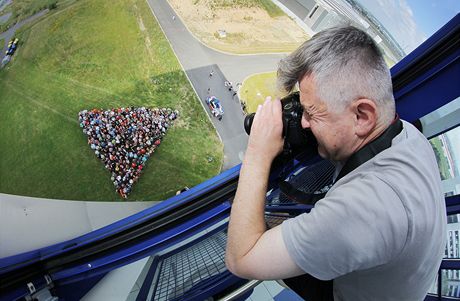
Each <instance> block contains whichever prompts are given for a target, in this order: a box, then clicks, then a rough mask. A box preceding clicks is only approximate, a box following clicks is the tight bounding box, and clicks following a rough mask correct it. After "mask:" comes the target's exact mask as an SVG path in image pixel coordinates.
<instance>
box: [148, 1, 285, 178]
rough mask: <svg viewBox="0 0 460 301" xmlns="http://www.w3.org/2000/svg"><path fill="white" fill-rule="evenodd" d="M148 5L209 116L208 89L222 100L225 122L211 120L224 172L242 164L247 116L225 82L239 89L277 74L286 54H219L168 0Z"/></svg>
mask: <svg viewBox="0 0 460 301" xmlns="http://www.w3.org/2000/svg"><path fill="white" fill-rule="evenodd" d="M148 3H149V5H150V8H151V10H152V12H153V14H154V16H155V17H156V19H157V20H158V22H159V23H160V26H161V28H162V29H163V31H164V32H165V34H166V37H167V38H168V40H169V42H170V43H171V46H172V48H173V49H174V52H175V53H176V55H177V57H178V59H179V61H180V63H181V64H182V66H183V68H184V70H185V72H186V74H187V76H188V77H189V79H190V81H191V83H192V85H193V87H194V88H195V90H196V92H197V94H198V96H199V97H200V99H201V101H202V103H203V106H205V107H206V110H207V112H208V114H209V109H208V108H207V106H206V104H205V102H204V100H205V98H206V96H207V95H208V92H207V91H208V88H210V94H211V95H215V96H216V97H217V98H219V99H220V100H221V103H222V105H223V107H224V111H225V115H224V118H223V119H222V121H218V120H217V119H215V118H214V117H211V119H212V121H213V123H214V126H215V127H216V129H217V131H218V133H219V135H220V137H221V139H222V142H223V143H224V166H223V170H226V169H229V168H231V167H233V166H235V165H237V164H239V163H241V160H242V159H243V155H244V151H245V149H246V145H247V139H248V137H247V135H246V133H245V132H244V129H243V119H244V115H243V113H242V110H241V106H240V103H239V99H238V97H237V96H234V97H233V96H232V95H233V93H231V92H229V91H228V89H227V88H226V87H225V86H224V82H225V81H230V82H232V83H233V86H236V83H239V82H240V83H241V82H242V81H243V80H244V79H245V78H246V77H247V76H249V75H251V74H253V73H258V72H267V71H274V70H276V68H277V64H278V61H279V60H280V59H281V58H282V57H283V56H284V55H283V54H267V55H229V54H224V53H221V52H218V51H215V50H213V49H210V48H208V47H207V46H205V45H203V44H202V43H201V42H199V41H198V40H197V39H195V37H194V36H193V35H192V34H191V33H190V31H188V29H187V28H186V27H185V26H184V24H183V23H182V21H181V20H180V18H179V17H178V16H177V15H176V14H175V12H174V10H173V9H172V8H171V7H170V5H169V4H168V2H167V1H166V0H148ZM173 16H175V18H173ZM211 70H213V71H214V74H213V76H212V77H210V76H209V73H210V71H211ZM210 116H211V115H210Z"/></svg>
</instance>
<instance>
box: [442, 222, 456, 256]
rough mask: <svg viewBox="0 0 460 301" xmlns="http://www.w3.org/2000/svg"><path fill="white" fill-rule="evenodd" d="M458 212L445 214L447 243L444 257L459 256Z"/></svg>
mask: <svg viewBox="0 0 460 301" xmlns="http://www.w3.org/2000/svg"><path fill="white" fill-rule="evenodd" d="M459 217H460V214H453V215H448V216H447V243H446V249H445V251H444V258H460V253H459V250H460V242H459V232H460V224H459V222H458V221H459Z"/></svg>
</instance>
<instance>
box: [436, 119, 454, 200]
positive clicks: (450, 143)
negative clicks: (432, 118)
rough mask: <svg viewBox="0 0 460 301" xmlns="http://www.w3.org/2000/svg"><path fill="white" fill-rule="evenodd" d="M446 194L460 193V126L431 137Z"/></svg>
mask: <svg viewBox="0 0 460 301" xmlns="http://www.w3.org/2000/svg"><path fill="white" fill-rule="evenodd" d="M430 143H431V146H432V147H433V150H434V152H435V155H436V160H437V161H438V166H439V173H440V175H441V180H442V188H443V192H444V194H445V196H446V197H447V196H452V195H457V194H459V193H460V127H456V128H453V129H452V130H450V131H447V132H446V133H444V134H441V135H438V136H436V137H433V138H431V139H430Z"/></svg>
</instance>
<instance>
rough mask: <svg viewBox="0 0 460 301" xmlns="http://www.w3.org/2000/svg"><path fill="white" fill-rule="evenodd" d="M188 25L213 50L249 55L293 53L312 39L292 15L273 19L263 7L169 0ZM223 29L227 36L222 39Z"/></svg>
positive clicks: (192, 0) (190, 0) (194, 0)
mask: <svg viewBox="0 0 460 301" xmlns="http://www.w3.org/2000/svg"><path fill="white" fill-rule="evenodd" d="M168 1H169V3H170V4H171V6H172V7H173V8H174V10H175V11H176V13H177V14H178V15H179V16H180V17H181V19H182V20H183V22H184V23H185V24H186V26H187V27H188V28H189V29H190V30H191V31H192V32H193V34H194V35H195V36H196V37H198V38H199V39H200V40H201V41H202V42H204V43H205V44H208V45H210V46H212V47H217V48H219V49H221V47H220V46H222V47H223V48H224V49H222V50H228V49H226V48H229V49H230V51H231V49H237V48H238V47H240V48H241V49H246V51H245V52H251V51H250V50H251V48H252V49H254V50H255V52H260V51H261V50H263V48H266V49H267V51H270V50H274V51H277V50H276V49H278V51H290V50H292V49H294V48H296V47H297V46H298V45H300V44H301V43H302V42H304V41H305V40H306V39H307V38H308V36H307V34H306V33H305V32H304V31H303V29H302V28H300V27H299V26H298V25H297V24H296V23H295V22H294V21H293V20H292V19H291V18H289V17H288V16H280V17H274V18H272V17H270V15H269V14H268V13H267V12H266V11H265V10H264V9H262V8H245V7H238V8H232V7H230V8H221V9H219V8H214V9H211V7H210V5H209V3H208V2H207V1H196V0H168ZM219 30H224V31H225V32H226V33H227V36H226V37H220V36H219V34H218V31H219Z"/></svg>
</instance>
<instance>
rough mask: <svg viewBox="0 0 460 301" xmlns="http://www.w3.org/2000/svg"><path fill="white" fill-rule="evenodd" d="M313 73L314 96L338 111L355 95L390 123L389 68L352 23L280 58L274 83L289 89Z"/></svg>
mask: <svg viewBox="0 0 460 301" xmlns="http://www.w3.org/2000/svg"><path fill="white" fill-rule="evenodd" d="M309 75H313V77H314V80H315V84H316V88H317V95H318V97H319V98H320V99H321V100H322V101H324V102H325V103H326V104H327V106H328V108H331V109H333V110H334V111H336V112H338V111H340V110H343V109H345V108H346V107H347V106H348V105H349V104H350V103H352V102H353V101H354V100H357V99H359V98H368V99H370V100H372V101H374V102H375V104H376V106H377V108H378V121H380V122H381V123H383V124H390V123H391V121H392V120H393V118H394V115H395V103H394V97H393V87H392V82H391V75H390V70H389V69H388V67H387V65H386V63H385V60H384V59H383V56H382V53H381V52H380V50H379V49H378V47H377V45H376V44H375V43H374V40H373V39H372V38H371V37H370V36H368V35H367V34H366V33H365V32H364V31H362V30H360V29H358V28H355V27H353V26H346V27H335V28H331V29H327V30H324V31H321V32H319V33H317V34H316V35H314V36H313V38H311V39H310V40H308V41H306V42H305V43H303V44H302V45H301V46H300V47H299V48H298V49H297V50H295V51H294V52H293V53H291V54H290V55H289V56H287V57H286V58H284V59H282V60H281V61H280V63H279V66H278V84H279V85H280V86H281V88H283V89H284V90H286V91H287V92H291V91H292V90H293V89H294V87H295V86H296V84H297V83H298V82H299V81H300V80H301V79H302V78H303V77H304V76H309Z"/></svg>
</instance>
